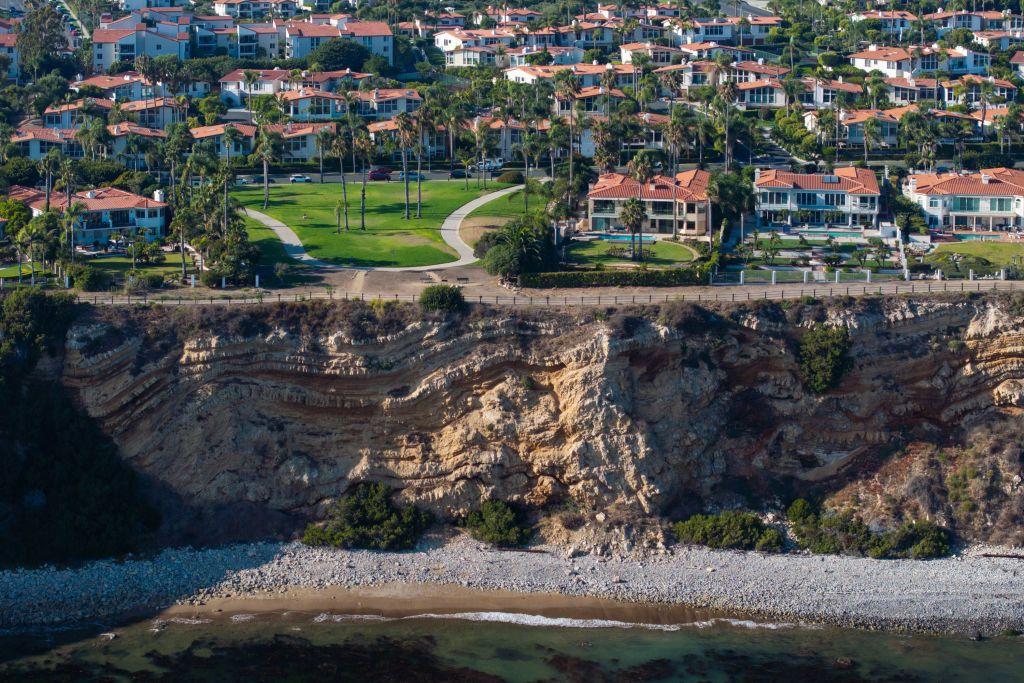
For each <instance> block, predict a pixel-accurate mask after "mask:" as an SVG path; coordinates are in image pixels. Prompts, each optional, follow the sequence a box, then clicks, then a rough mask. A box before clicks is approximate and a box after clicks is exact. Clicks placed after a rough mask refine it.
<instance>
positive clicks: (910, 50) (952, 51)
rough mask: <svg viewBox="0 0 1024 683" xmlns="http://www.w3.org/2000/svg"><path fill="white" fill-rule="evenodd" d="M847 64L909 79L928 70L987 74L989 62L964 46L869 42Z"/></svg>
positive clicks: (956, 73)
mask: <svg viewBox="0 0 1024 683" xmlns="http://www.w3.org/2000/svg"><path fill="white" fill-rule="evenodd" d="M849 60H850V63H851V64H852V65H853V66H855V67H856V68H858V69H861V70H862V71H866V72H868V73H871V72H872V71H879V72H881V73H882V74H883V75H885V76H888V77H889V78H912V77H914V76H916V75H918V74H922V73H929V72H932V71H946V72H948V73H949V74H951V75H954V76H957V75H961V74H987V73H988V68H989V66H990V65H991V63H992V60H991V58H990V57H989V55H988V53H987V52H976V51H974V50H971V49H969V48H965V47H954V48H945V47H941V46H939V45H938V44H935V45H914V46H910V47H885V46H878V45H869V46H868V49H867V50H862V51H860V52H855V53H853V54H851V55H850V56H849Z"/></svg>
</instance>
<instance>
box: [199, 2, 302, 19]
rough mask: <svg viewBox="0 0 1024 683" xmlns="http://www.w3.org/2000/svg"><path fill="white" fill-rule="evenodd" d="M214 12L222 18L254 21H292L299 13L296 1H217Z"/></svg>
mask: <svg viewBox="0 0 1024 683" xmlns="http://www.w3.org/2000/svg"><path fill="white" fill-rule="evenodd" d="M213 11H214V12H216V13H217V14H218V15H220V16H224V17H232V18H234V19H242V20H248V21H252V20H253V19H266V18H270V17H277V18H281V19H290V18H292V17H294V16H295V15H296V14H298V13H299V4H298V3H297V2H296V1H295V0H217V1H216V2H215V3H213Z"/></svg>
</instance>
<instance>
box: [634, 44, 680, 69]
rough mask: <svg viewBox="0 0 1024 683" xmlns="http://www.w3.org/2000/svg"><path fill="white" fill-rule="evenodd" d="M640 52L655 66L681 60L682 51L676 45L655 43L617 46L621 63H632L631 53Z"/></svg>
mask: <svg viewBox="0 0 1024 683" xmlns="http://www.w3.org/2000/svg"><path fill="white" fill-rule="evenodd" d="M634 54H641V55H643V56H644V57H646V58H647V62H648V63H650V64H654V65H656V66H667V65H669V64H678V63H679V62H681V61H683V51H682V50H680V49H679V48H677V47H670V46H668V45H658V44H656V43H649V42H648V43H624V44H623V45H620V46H619V60H620V61H621V62H622V63H623V64H632V63H633V55H634Z"/></svg>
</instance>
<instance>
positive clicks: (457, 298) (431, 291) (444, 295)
mask: <svg viewBox="0 0 1024 683" xmlns="http://www.w3.org/2000/svg"><path fill="white" fill-rule="evenodd" d="M465 306H466V298H465V297H464V296H462V290H461V289H459V288H458V287H455V286H453V285H430V286H429V287H427V288H426V289H424V290H423V293H422V294H420V307H421V308H422V309H423V310H424V311H461V310H462V309H463V308H465Z"/></svg>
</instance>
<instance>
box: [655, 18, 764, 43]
mask: <svg viewBox="0 0 1024 683" xmlns="http://www.w3.org/2000/svg"><path fill="white" fill-rule="evenodd" d="M781 25H782V18H781V17H774V16H769V17H755V16H750V15H748V16H746V17H703V18H697V19H694V20H693V21H691V22H686V23H683V22H679V21H672V22H671V27H672V28H671V36H672V38H673V41H674V42H675V43H676V44H677V45H678V44H681V43H708V42H714V43H728V44H733V45H761V44H763V43H766V42H768V34H769V32H770V31H771V30H772V28H774V27H777V26H781Z"/></svg>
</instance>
